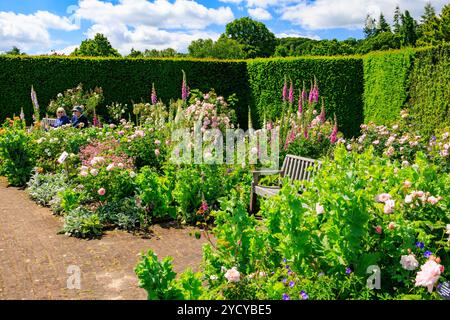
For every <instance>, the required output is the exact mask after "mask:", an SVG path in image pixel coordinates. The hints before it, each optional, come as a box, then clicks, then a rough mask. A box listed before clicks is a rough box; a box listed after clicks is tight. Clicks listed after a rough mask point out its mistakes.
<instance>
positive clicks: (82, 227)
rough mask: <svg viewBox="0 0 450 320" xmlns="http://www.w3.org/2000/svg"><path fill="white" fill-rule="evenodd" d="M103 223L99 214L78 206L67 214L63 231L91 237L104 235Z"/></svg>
mask: <svg viewBox="0 0 450 320" xmlns="http://www.w3.org/2000/svg"><path fill="white" fill-rule="evenodd" d="M102 228H103V227H102V224H101V223H100V219H99V217H98V215H97V214H94V213H92V212H90V211H89V210H87V209H85V208H77V209H74V210H72V211H70V212H69V213H67V215H66V216H65V220H64V227H63V230H62V231H61V233H65V234H68V235H70V236H72V237H77V238H82V239H86V238H88V239H91V238H98V237H100V236H101V235H102Z"/></svg>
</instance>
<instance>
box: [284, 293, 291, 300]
mask: <svg viewBox="0 0 450 320" xmlns="http://www.w3.org/2000/svg"><path fill="white" fill-rule="evenodd" d="M283 300H291V297H289V295H288V294H287V293H283Z"/></svg>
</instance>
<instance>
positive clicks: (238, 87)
mask: <svg viewBox="0 0 450 320" xmlns="http://www.w3.org/2000/svg"><path fill="white" fill-rule="evenodd" d="M182 69H183V70H184V71H186V74H187V81H188V85H189V86H190V87H191V88H192V89H200V90H202V91H204V92H205V91H208V90H210V89H211V88H214V89H215V90H216V92H217V93H218V94H221V95H223V96H224V97H225V98H227V97H228V96H229V95H231V94H233V93H236V95H237V97H238V99H239V102H238V105H237V108H236V109H237V110H236V114H237V117H238V121H239V123H240V125H241V127H244V128H246V127H247V124H248V112H247V110H248V105H249V104H250V103H251V101H250V90H249V84H248V77H247V66H246V62H245V61H218V60H206V61H205V60H201V61H200V60H187V59H114V58H109V59H107V58H67V57H12V56H0V119H2V121H3V119H4V118H6V117H7V116H12V115H13V114H14V113H15V114H16V115H18V114H19V113H20V108H21V107H23V108H24V112H25V114H26V117H27V119H30V117H31V114H32V110H33V107H32V103H31V98H30V90H31V85H33V86H34V88H35V90H36V93H37V97H38V101H39V104H40V106H41V109H44V107H46V106H47V105H48V103H49V102H50V100H51V99H54V98H55V97H56V95H57V94H58V93H59V92H63V91H64V90H66V89H69V88H73V87H76V86H77V85H78V84H79V83H83V87H84V88H85V89H92V88H94V87H96V86H99V87H101V88H102V89H103V92H104V96H105V101H104V105H107V104H110V103H112V102H121V103H128V104H129V105H130V104H131V101H132V100H133V101H134V102H136V103H138V102H141V100H142V99H143V100H144V101H146V102H148V101H149V100H150V94H151V88H152V82H154V83H155V86H156V90H157V94H158V97H159V98H160V99H162V100H163V101H164V102H166V103H168V102H169V99H172V98H177V97H181V82H182V77H183V75H182V72H181V70H182ZM98 112H99V113H100V114H102V113H105V109H103V110H102V109H101V108H99V110H98Z"/></svg>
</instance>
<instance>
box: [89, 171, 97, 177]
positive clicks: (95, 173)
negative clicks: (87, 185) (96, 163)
mask: <svg viewBox="0 0 450 320" xmlns="http://www.w3.org/2000/svg"><path fill="white" fill-rule="evenodd" d="M90 172H91V174H92V175H93V176H94V177H96V176H97V175H98V170H97V169H92V170H91V171H90Z"/></svg>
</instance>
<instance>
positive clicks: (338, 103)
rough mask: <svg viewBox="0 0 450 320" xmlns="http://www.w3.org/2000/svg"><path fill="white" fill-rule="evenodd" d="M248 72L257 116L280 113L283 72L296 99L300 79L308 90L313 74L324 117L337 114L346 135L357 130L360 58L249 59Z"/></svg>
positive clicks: (361, 119) (340, 126)
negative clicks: (290, 80) (291, 84)
mask: <svg viewBox="0 0 450 320" xmlns="http://www.w3.org/2000/svg"><path fill="white" fill-rule="evenodd" d="M248 73H249V81H250V86H251V89H252V94H253V98H254V103H255V107H256V110H257V111H258V114H259V117H260V118H261V117H263V115H264V114H266V116H267V118H273V117H274V116H276V115H278V114H279V113H280V110H281V100H282V88H283V84H284V76H285V75H286V76H287V77H290V78H291V79H292V81H293V83H294V90H295V91H294V95H295V97H296V99H295V100H297V99H298V96H299V89H301V88H302V86H303V81H304V82H305V85H306V88H307V90H308V91H309V88H310V86H311V81H312V80H313V79H314V76H316V78H317V82H318V86H319V97H324V98H325V106H326V112H327V117H330V118H332V117H333V115H334V114H336V117H337V121H338V125H339V130H341V131H342V132H343V133H344V134H345V135H346V136H348V137H351V136H353V135H357V134H358V133H359V126H360V124H361V123H362V121H363V113H362V110H363V101H362V94H363V90H364V87H363V63H362V60H361V59H360V58H348V57H345V58H342V57H340V58H335V57H320V58H317V57H302V58H276V59H256V60H252V61H249V62H248ZM288 81H289V79H288ZM319 99H320V100H321V98H319ZM295 104H297V103H295ZM259 120H260V121H261V120H262V119H259Z"/></svg>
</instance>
